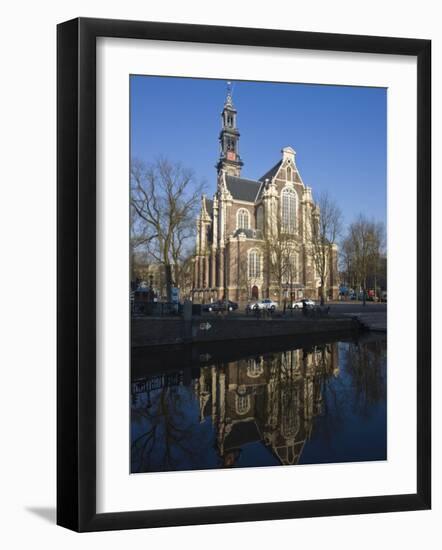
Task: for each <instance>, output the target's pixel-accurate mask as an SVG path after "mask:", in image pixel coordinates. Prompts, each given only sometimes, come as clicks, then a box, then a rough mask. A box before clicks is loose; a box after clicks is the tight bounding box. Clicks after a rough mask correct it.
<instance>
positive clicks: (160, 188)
mask: <svg viewBox="0 0 442 550" xmlns="http://www.w3.org/2000/svg"><path fill="white" fill-rule="evenodd" d="M203 187H204V186H203V184H202V183H198V182H196V180H195V176H194V174H193V173H192V171H190V170H187V169H185V168H183V167H182V166H181V164H179V163H172V162H170V161H168V160H167V159H164V158H162V159H159V160H157V161H156V162H154V163H153V164H146V163H144V162H142V161H140V160H132V162H131V206H132V213H133V215H134V220H133V226H134V227H135V228H136V229H137V234H140V235H141V236H142V244H143V245H145V246H146V248H147V250H148V253H149V255H150V257H151V258H152V260H153V261H154V262H156V263H159V264H161V265H163V266H164V269H165V274H166V288H167V298H168V300H170V293H171V287H172V282H174V284H175V285H178V286H179V285H180V277H181V274H182V270H181V264H182V262H183V260H184V259H185V258H187V257H188V256H189V253H190V243H191V241H192V237H193V236H194V232H195V215H196V211H197V208H198V205H199V200H200V196H201V194H202V191H203Z"/></svg>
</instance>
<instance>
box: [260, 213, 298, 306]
mask: <svg viewBox="0 0 442 550" xmlns="http://www.w3.org/2000/svg"><path fill="white" fill-rule="evenodd" d="M263 248H264V262H265V263H264V269H265V271H266V275H267V284H268V292H269V293H270V289H271V288H276V289H277V291H278V294H279V301H280V302H281V301H282V299H283V290H284V286H286V285H288V286H289V287H293V284H294V283H295V282H297V278H298V252H297V248H296V242H295V239H294V235H293V234H292V233H290V232H288V231H286V230H285V228H284V226H283V223H282V220H281V214H280V213H278V215H277V219H276V221H275V224H274V226H273V228H272V230H271V231H269V232H268V234H267V235H266V238H265V241H264V245H263ZM269 297H270V296H269Z"/></svg>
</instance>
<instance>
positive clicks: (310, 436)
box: [127, 74, 407, 474]
mask: <svg viewBox="0 0 442 550" xmlns="http://www.w3.org/2000/svg"><path fill="white" fill-rule="evenodd" d="M387 91H388V90H387V89H386V88H384V87H362V86H337V85H323V84H314V83H302V82H300V83H292V82H267V81H262V82H261V81H245V80H231V81H229V80H224V79H208V78H190V77H187V78H184V77H174V76H155V75H143V74H131V75H130V76H129V94H130V101H129V110H130V113H129V117H130V130H129V131H130V173H129V174H128V184H127V185H128V187H127V189H128V193H129V196H130V199H129V204H130V228H129V231H128V238H129V254H130V258H129V265H130V288H129V289H128V308H129V310H130V348H131V349H130V368H131V379H130V395H129V401H130V441H129V442H127V444H128V445H129V447H130V473H131V474H140V473H150V472H171V471H175V472H177V471H178V472H179V471H189V470H207V469H219V468H256V467H268V466H274V467H276V466H296V467H299V466H301V465H304V466H305V467H307V466H306V465H315V464H333V463H345V462H367V461H386V460H388V449H387V410H388V403H387V372H388V359H387V356H388V353H387V303H388V302H387V290H388V289H387V263H388V262H387V258H388V246H387V244H388V243H387V109H388V105H387V103H388V102H387V96H388V94H387ZM404 299H407V297H406V296H404Z"/></svg>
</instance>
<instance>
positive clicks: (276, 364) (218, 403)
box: [195, 344, 338, 466]
mask: <svg viewBox="0 0 442 550" xmlns="http://www.w3.org/2000/svg"><path fill="white" fill-rule="evenodd" d="M337 369H338V351H337V345H336V344H329V345H327V346H322V347H314V348H312V350H311V351H310V352H306V351H305V350H302V349H296V350H291V351H287V352H282V353H281V352H279V353H275V354H272V355H265V356H258V357H255V358H249V359H243V360H240V361H237V362H232V363H227V364H225V365H223V366H217V367H215V366H213V367H210V366H208V367H203V368H201V372H200V377H199V379H198V380H196V381H195V394H196V396H197V398H198V399H199V403H200V420H201V421H204V420H205V419H206V418H207V417H210V418H211V421H212V424H213V426H214V427H215V431H216V444H217V450H218V453H219V455H220V457H221V459H222V462H223V464H224V466H233V465H234V464H235V462H236V460H237V459H238V457H239V454H240V452H241V449H242V447H243V446H244V445H246V444H248V443H252V442H259V441H260V442H262V443H263V444H264V445H265V446H266V447H267V448H268V449H269V450H270V451H271V452H272V453H273V455H274V456H275V457H276V459H277V460H278V462H279V463H281V464H284V465H288V464H297V462H298V460H299V458H300V456H301V453H302V449H303V446H304V443H305V441H306V440H307V439H309V437H310V434H311V430H312V425H313V419H314V417H315V416H317V415H319V414H321V412H322V396H321V381H322V380H323V377H324V375H326V376H327V375H330V374H336V373H337V372H338V371H337Z"/></svg>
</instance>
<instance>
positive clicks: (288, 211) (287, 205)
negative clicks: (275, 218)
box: [281, 187, 296, 233]
mask: <svg viewBox="0 0 442 550" xmlns="http://www.w3.org/2000/svg"><path fill="white" fill-rule="evenodd" d="M281 219H282V229H283V231H286V232H288V233H294V231H295V228H296V191H295V190H294V189H291V188H290V187H285V188H284V189H283V190H282V193H281Z"/></svg>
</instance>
